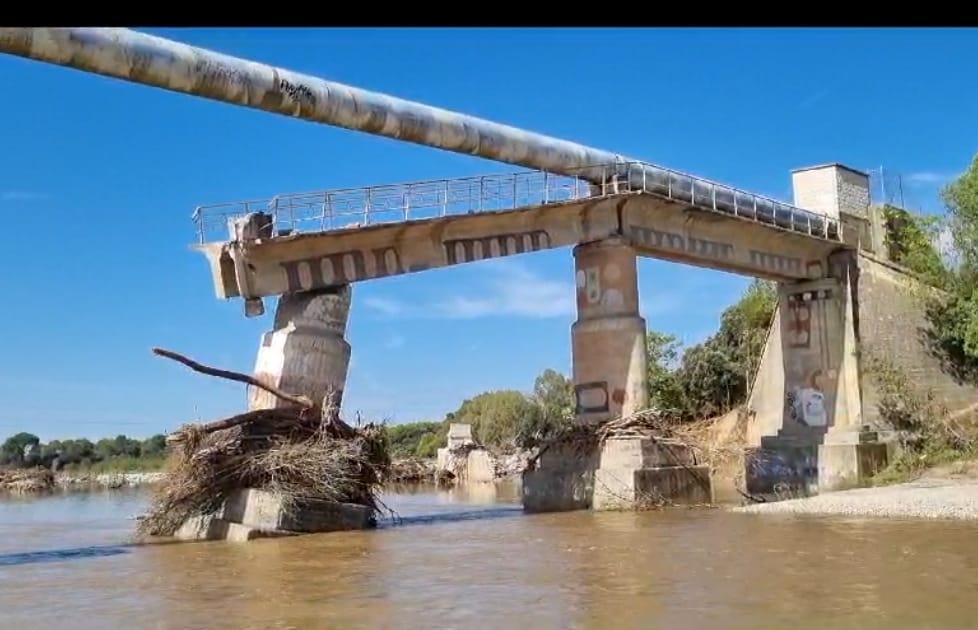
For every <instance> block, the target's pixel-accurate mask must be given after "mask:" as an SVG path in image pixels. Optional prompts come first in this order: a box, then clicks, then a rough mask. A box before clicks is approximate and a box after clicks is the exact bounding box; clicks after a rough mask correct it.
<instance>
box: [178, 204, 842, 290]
mask: <svg viewBox="0 0 978 630" xmlns="http://www.w3.org/2000/svg"><path fill="white" fill-rule="evenodd" d="M612 236H622V237H625V238H626V239H627V240H628V241H630V242H631V244H632V245H633V246H634V247H635V249H636V251H637V253H638V254H639V255H640V256H647V257H652V258H659V259H663V260H671V261H676V262H683V263H687V264H692V265H697V266H701V267H707V268H711V269H718V270H722V271H729V272H733V273H739V274H744V275H749V276H754V277H762V278H768V279H772V280H779V281H794V280H800V279H809V278H818V277H822V275H824V273H825V266H826V263H825V260H826V258H827V257H828V255H829V254H830V253H831V252H832V251H834V250H836V249H838V248H839V247H840V244H839V243H835V242H831V241H826V240H822V239H817V238H812V237H808V236H803V235H799V234H797V233H793V232H791V231H788V230H784V229H779V228H777V227H773V226H770V225H765V224H762V223H758V222H754V221H751V220H749V219H744V218H740V217H734V216H728V215H724V214H720V213H716V212H708V211H703V210H699V209H696V208H691V207H689V206H688V205H686V204H683V203H679V202H675V201H669V200H664V199H662V198H659V197H656V196H653V195H649V194H643V193H621V194H617V195H609V196H606V197H603V198H601V199H598V200H593V199H591V200H576V201H570V202H564V203H553V204H543V205H537V206H531V207H527V208H520V209H516V210H510V211H504V212H492V213H488V212H483V213H473V214H467V215H453V216H447V217H440V218H435V219H427V220H419V221H407V222H398V223H389V224H379V225H373V226H367V227H354V228H350V229H341V230H331V231H327V232H318V233H304V234H294V235H288V236H275V237H271V238H256V239H250V240H242V241H231V242H227V243H207V244H203V245H198V246H195V248H196V249H197V250H198V251H200V252H201V253H203V254H204V255H205V256H206V257H207V260H208V261H209V263H210V267H211V271H212V275H213V278H214V284H215V291H216V293H217V296H218V297H219V298H225V299H226V298H233V297H242V293H241V289H240V287H247V290H248V293H249V294H250V295H245V296H243V297H247V298H258V297H267V296H274V295H282V294H287V293H294V292H297V291H308V290H315V289H319V288H325V287H330V286H337V285H342V284H351V283H354V282H362V281H365V280H370V279H373V278H382V277H388V276H395V275H401V274H406V273H415V272H418V271H425V270H428V269H435V268H439V267H448V266H453V265H458V264H465V263H469V262H475V261H479V260H485V259H488V258H498V257H503V256H513V255H518V254H522V253H526V252H533V251H540V250H546V249H554V248H559V247H568V246H574V245H577V244H579V243H586V242H590V241H599V240H603V239H605V238H609V237H612ZM242 276H244V277H242Z"/></svg>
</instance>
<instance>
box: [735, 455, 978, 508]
mask: <svg viewBox="0 0 978 630" xmlns="http://www.w3.org/2000/svg"><path fill="white" fill-rule="evenodd" d="M976 472H978V471H976V470H975V469H974V467H973V466H969V465H960V464H959V465H958V466H957V472H955V469H947V468H945V469H941V470H935V471H931V472H930V473H928V474H927V475H925V476H923V477H922V478H920V479H917V480H915V481H911V482H909V483H900V484H895V485H892V486H881V487H876V488H857V489H854V490H843V491H841V492H829V493H826V494H820V495H816V496H813V497H806V498H803V499H790V500H788V501H777V502H772V503H758V504H754V505H747V506H742V507H737V508H734V511H736V512H743V513H752V514H808V515H819V516H846V517H865V518H924V519H959V520H978V474H976Z"/></svg>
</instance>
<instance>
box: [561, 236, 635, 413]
mask: <svg viewBox="0 0 978 630" xmlns="http://www.w3.org/2000/svg"><path fill="white" fill-rule="evenodd" d="M574 266H575V270H576V275H577V321H576V322H575V323H574V325H573V326H572V327H571V347H572V356H573V380H574V395H575V399H576V402H577V420H578V422H587V423H592V422H600V421H602V420H606V419H608V418H614V417H617V416H621V415H628V414H631V413H634V412H636V411H640V410H642V409H643V408H645V407H646V406H648V388H647V386H646V379H647V373H648V370H647V363H648V359H647V357H646V346H645V320H644V319H643V318H642V317H641V316H640V315H639V311H638V266H637V261H636V256H635V250H634V249H632V248H631V247H630V246H629V245H628V244H627V243H626V242H625V241H623V240H622V239H620V238H617V237H616V238H610V239H606V240H603V241H597V242H592V243H582V244H580V245H578V246H577V247H575V248H574Z"/></svg>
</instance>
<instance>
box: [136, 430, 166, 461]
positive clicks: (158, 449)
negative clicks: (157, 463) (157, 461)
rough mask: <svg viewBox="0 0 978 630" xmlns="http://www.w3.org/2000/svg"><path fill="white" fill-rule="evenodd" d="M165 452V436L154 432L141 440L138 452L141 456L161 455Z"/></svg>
mask: <svg viewBox="0 0 978 630" xmlns="http://www.w3.org/2000/svg"><path fill="white" fill-rule="evenodd" d="M165 452H166V436H165V435H163V434H160V433H158V434H156V435H154V436H152V437H148V438H146V439H145V440H143V443H142V444H141V445H140V453H141V454H142V456H143V457H161V456H162V455H163V454H164V453H165Z"/></svg>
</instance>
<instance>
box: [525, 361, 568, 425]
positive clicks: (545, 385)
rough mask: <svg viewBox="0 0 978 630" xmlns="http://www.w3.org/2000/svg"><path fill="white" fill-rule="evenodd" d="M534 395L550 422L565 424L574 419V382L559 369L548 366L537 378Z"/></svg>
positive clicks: (534, 384)
mask: <svg viewBox="0 0 978 630" xmlns="http://www.w3.org/2000/svg"><path fill="white" fill-rule="evenodd" d="M533 397H534V399H535V400H536V401H537V402H538V403H539V404H540V407H541V408H542V412H543V418H544V419H545V420H546V421H547V422H548V423H550V424H554V425H564V424H567V423H569V422H571V421H573V420H574V383H573V382H572V381H571V380H570V379H569V378H567V377H566V376H564V375H563V374H561V373H560V372H558V371H557V370H551V369H549V368H548V369H546V370H544V371H543V372H542V373H541V374H540V375H539V376H538V377H537V378H536V380H535V381H534V383H533Z"/></svg>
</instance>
